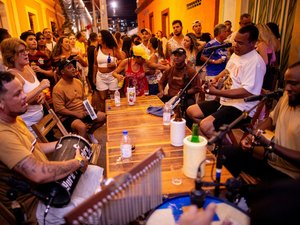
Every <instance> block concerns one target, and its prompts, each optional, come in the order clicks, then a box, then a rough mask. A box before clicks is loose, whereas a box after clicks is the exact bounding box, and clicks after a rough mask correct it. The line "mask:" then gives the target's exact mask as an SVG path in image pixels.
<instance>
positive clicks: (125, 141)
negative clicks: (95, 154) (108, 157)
mask: <svg viewBox="0 0 300 225" xmlns="http://www.w3.org/2000/svg"><path fill="white" fill-rule="evenodd" d="M120 149H121V158H122V159H128V158H130V157H131V156H132V144H131V140H130V137H129V136H128V131H127V130H123V136H122V140H121V144H120Z"/></svg>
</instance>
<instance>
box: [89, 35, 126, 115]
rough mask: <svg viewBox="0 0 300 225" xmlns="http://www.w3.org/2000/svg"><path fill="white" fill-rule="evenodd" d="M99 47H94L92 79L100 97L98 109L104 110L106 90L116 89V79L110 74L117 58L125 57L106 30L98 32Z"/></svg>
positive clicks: (115, 66)
mask: <svg viewBox="0 0 300 225" xmlns="http://www.w3.org/2000/svg"><path fill="white" fill-rule="evenodd" d="M99 45H100V48H99V49H98V50H97V49H95V54H94V55H95V56H94V57H95V60H94V74H93V80H94V83H96V90H97V94H98V96H99V99H100V104H99V105H100V110H101V111H102V112H104V111H105V99H106V98H107V94H108V90H110V91H115V90H117V89H118V80H117V79H116V78H114V77H113V76H112V73H113V71H114V70H115V69H116V68H117V63H118V60H122V59H124V58H125V54H124V53H123V52H121V51H120V49H119V47H118V44H117V42H116V39H115V37H114V36H113V35H112V34H111V33H110V32H109V31H108V30H101V31H100V34H99Z"/></svg>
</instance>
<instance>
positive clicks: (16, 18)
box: [1, 0, 64, 37]
mask: <svg viewBox="0 0 300 225" xmlns="http://www.w3.org/2000/svg"><path fill="white" fill-rule="evenodd" d="M1 2H2V3H3V4H4V10H5V13H6V17H7V23H6V24H3V25H4V26H3V27H4V28H5V29H7V30H8V31H9V33H10V34H11V35H12V36H13V37H19V36H20V34H21V33H22V32H24V31H26V30H30V29H31V27H30V22H29V13H31V14H33V17H32V20H33V26H34V32H38V31H42V30H43V29H44V28H46V27H48V28H50V27H51V22H54V23H56V27H57V28H61V25H62V24H63V22H64V17H63V15H62V10H61V7H60V5H59V3H58V0H55V1H53V0H26V1H20V0H1Z"/></svg>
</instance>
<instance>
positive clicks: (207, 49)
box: [203, 43, 232, 51]
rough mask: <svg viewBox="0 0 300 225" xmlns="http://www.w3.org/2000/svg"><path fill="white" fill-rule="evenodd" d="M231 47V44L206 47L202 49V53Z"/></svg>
mask: <svg viewBox="0 0 300 225" xmlns="http://www.w3.org/2000/svg"><path fill="white" fill-rule="evenodd" d="M231 46H232V44H231V43H225V44H222V45H218V46H212V47H208V48H204V49H203V50H204V51H216V50H218V49H223V48H230V47H231Z"/></svg>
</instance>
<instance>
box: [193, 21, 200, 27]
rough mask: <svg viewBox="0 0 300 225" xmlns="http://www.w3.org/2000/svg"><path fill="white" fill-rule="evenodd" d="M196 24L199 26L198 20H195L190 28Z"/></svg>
mask: <svg viewBox="0 0 300 225" xmlns="http://www.w3.org/2000/svg"><path fill="white" fill-rule="evenodd" d="M197 24H199V25H201V22H200V20H195V21H194V22H193V23H192V27H194V26H195V25H197Z"/></svg>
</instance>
